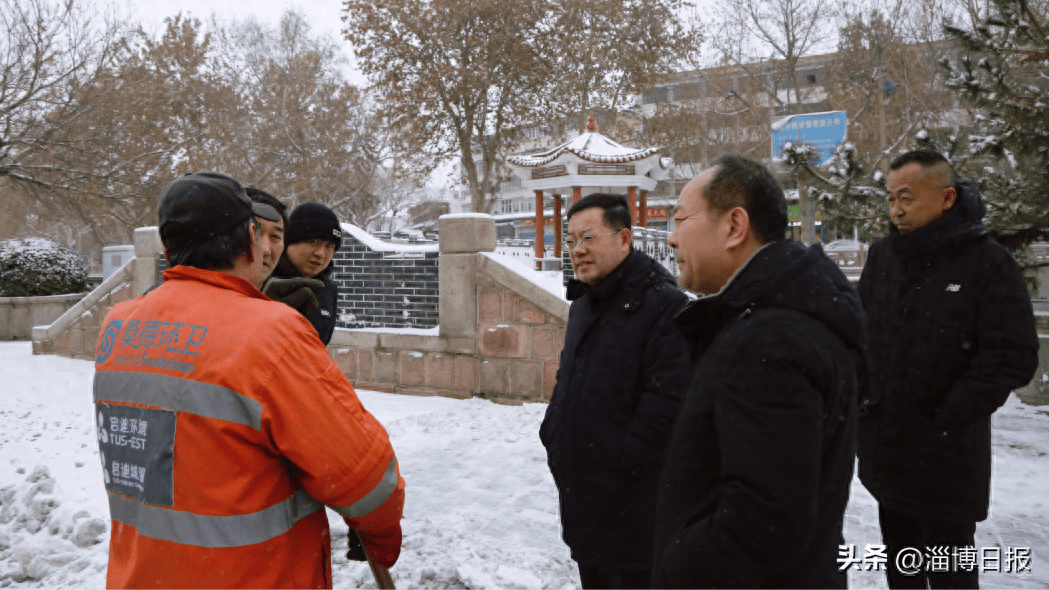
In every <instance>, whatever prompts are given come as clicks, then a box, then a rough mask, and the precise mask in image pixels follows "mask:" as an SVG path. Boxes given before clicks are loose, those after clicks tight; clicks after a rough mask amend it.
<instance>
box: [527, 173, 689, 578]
mask: <svg viewBox="0 0 1049 590" xmlns="http://www.w3.org/2000/svg"><path fill="white" fill-rule="evenodd" d="M565 245H566V246H567V247H568V252H569V256H571V259H572V269H573V271H574V272H575V275H576V277H577V279H578V280H573V281H571V282H570V283H569V286H568V299H569V300H571V301H572V307H571V311H570V313H569V318H568V328H567V331H566V334H565V343H564V349H563V350H562V351H561V364H560V369H559V370H558V373H557V385H556V386H555V387H554V392H553V395H552V396H551V399H550V405H549V407H548V408H547V411H546V417H545V418H544V420H543V424H542V427H541V428H540V431H539V436H540V438H541V439H542V442H543V445H544V446H546V449H547V460H548V463H549V465H550V471H551V473H553V476H554V482H555V483H556V485H557V489H558V492H559V494H560V496H561V526H562V536H563V538H564V540H565V543H567V544H568V546H569V548H570V549H571V551H572V558H573V559H574V560H576V562H578V564H579V575H580V579H581V582H582V587H583V588H645V587H647V586H648V580H649V577H650V574H651V563H652V542H653V529H652V526H653V525H652V523H653V518H654V510H655V500H656V483H657V477H658V475H659V470H660V467H661V465H662V459H663V451H664V449H665V447H666V441H667V436H668V434H669V432H670V428H671V425H672V424H673V422H674V418H675V416H676V415H677V410H678V405H679V404H680V402H681V398H682V395H683V393H684V390H685V387H686V386H687V385H688V380H689V377H690V375H691V370H690V369H689V366H688V349H687V345H686V344H685V341H684V339H683V338H682V336H681V334H680V332H678V331H677V330H676V329H675V327H674V324H673V318H674V315H675V314H676V313H677V312H678V311H679V310H681V308H682V307H684V305H685V303H686V302H687V301H688V298H687V296H686V295H685V294H684V293H683V292H682V291H681V290H680V289H678V288H677V285H676V284H675V280H674V278H673V277H672V276H671V275H670V273H669V272H667V271H666V269H664V268H663V267H662V266H660V264H659V263H658V262H656V261H655V260H653V259H652V258H650V257H649V256H647V255H646V254H644V253H643V252H640V251H637V250H634V249H633V248H632V247H631V233H630V212H629V208H628V206H627V201H626V197H624V196H623V195H613V194H602V193H599V194H592V195H588V196H586V197H584V198H583V199H581V200H580V201H579V202H577V203H575V204H574V205H572V207H571V208H570V209H569V210H568V237H567V239H566V240H565Z"/></svg>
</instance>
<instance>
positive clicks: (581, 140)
mask: <svg viewBox="0 0 1049 590" xmlns="http://www.w3.org/2000/svg"><path fill="white" fill-rule="evenodd" d="M562 154H574V155H575V156H577V157H579V158H580V159H582V160H586V161H588V162H595V163H599V164H625V163H627V162H636V161H638V160H644V159H645V158H648V157H650V156H653V155H658V154H659V148H654V147H651V148H644V149H640V150H636V149H633V148H628V147H626V146H622V145H620V144H618V143H616V142H614V141H612V140H611V139H609V138H607V137H605V136H604V135H601V134H600V133H597V132H596V131H588V132H586V133H583V134H582V135H580V136H578V137H575V138H572V139H571V140H569V141H566V142H565V143H562V144H561V145H559V146H557V147H555V148H552V149H550V150H547V151H545V152H541V153H538V154H532V155H530V156H510V157H509V158H507V159H506V161H507V162H509V163H510V164H515V165H517V166H521V167H523V168H538V167H540V166H545V165H547V164H549V163H550V162H553V161H554V160H556V159H557V158H558V157H559V156H561V155H562ZM659 165H660V166H661V167H662V168H664V169H665V168H670V167H671V166H673V165H674V164H673V160H671V159H670V158H660V159H659Z"/></svg>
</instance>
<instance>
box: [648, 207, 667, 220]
mask: <svg viewBox="0 0 1049 590" xmlns="http://www.w3.org/2000/svg"><path fill="white" fill-rule="evenodd" d="M648 218H649V219H666V218H667V208H666V207H649V208H648Z"/></svg>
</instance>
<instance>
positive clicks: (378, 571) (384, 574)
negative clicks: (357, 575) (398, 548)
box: [354, 531, 396, 590]
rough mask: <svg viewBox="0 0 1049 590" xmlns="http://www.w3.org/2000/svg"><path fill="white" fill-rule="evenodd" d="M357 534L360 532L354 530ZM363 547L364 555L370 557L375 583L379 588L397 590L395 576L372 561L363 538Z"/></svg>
mask: <svg viewBox="0 0 1049 590" xmlns="http://www.w3.org/2000/svg"><path fill="white" fill-rule="evenodd" d="M354 534H355V535H358V536H359V535H360V533H358V532H356V531H354ZM361 548H362V549H364V556H365V557H367V558H368V566H370V567H371V568H372V575H373V576H375V585H376V586H378V587H379V590H396V587H395V586H394V585H393V577H392V576H390V570H388V569H386V568H384V567H383V566H381V565H379V564H377V563H375V562H374V561H372V557H371V555H368V546H367V545H365V544H364V539H361Z"/></svg>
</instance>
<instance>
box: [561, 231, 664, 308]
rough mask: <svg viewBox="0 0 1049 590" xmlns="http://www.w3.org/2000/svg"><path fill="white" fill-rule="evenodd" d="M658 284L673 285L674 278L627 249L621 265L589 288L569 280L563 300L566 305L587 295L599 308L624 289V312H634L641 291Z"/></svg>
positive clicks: (632, 250) (638, 302)
mask: <svg viewBox="0 0 1049 590" xmlns="http://www.w3.org/2000/svg"><path fill="white" fill-rule="evenodd" d="M659 281H668V282H671V283H673V282H674V278H673V277H672V276H671V275H670V273H669V272H667V270H666V269H665V268H663V267H662V266H661V265H660V264H659V263H658V262H656V261H655V260H653V259H652V258H650V257H649V256H647V255H645V254H644V253H642V252H640V251H638V250H635V249H634V248H633V247H632V246H631V248H630V253H629V254H627V257H626V258H624V259H623V262H621V263H619V266H617V267H616V268H615V270H613V271H612V272H610V273H608V276H607V277H605V278H603V279H601V280H600V281H598V282H597V284H594V285H590V284H587V283H584V282H583V281H580V280H578V279H569V280H568V286H567V287H566V288H565V297H566V298H568V300H569V301H575V300H576V299H579V298H581V297H583V296H584V295H590V298H591V299H592V300H593V302H594V303H595V304H599V303H601V302H604V301H608V300H609V299H611V298H613V297H615V296H616V295H617V294H619V293H620V291H622V290H623V289H628V291H629V293H628V298H629V299H630V301H627V303H629V304H630V307H629V308H628V309H630V308H633V309H637V308H638V307H639V306H640V303H641V294H642V292H643V291H644V289H645V288H647V287H648V286H649V285H651V284H652V283H657V282H659Z"/></svg>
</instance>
